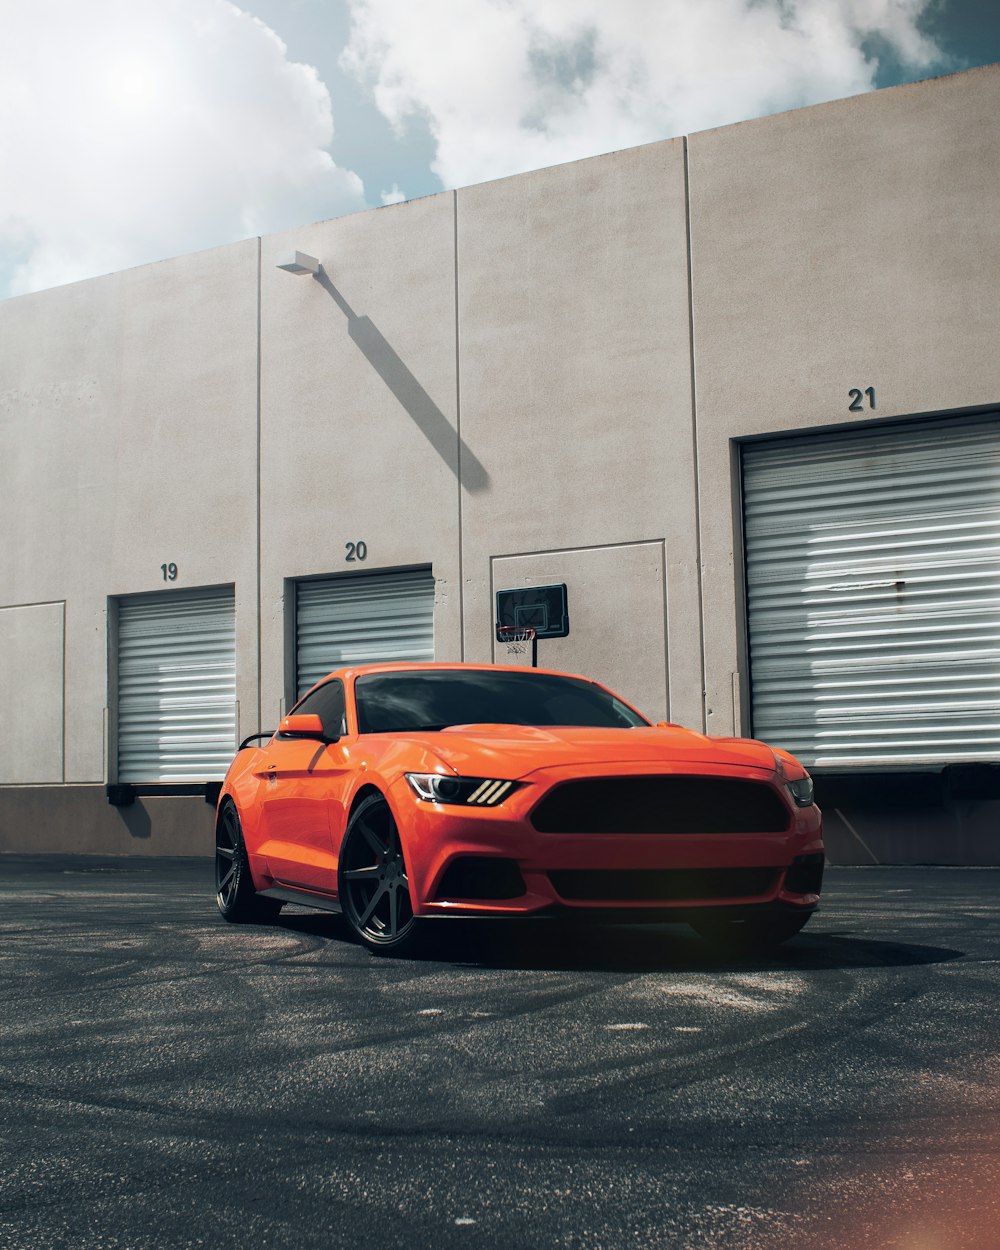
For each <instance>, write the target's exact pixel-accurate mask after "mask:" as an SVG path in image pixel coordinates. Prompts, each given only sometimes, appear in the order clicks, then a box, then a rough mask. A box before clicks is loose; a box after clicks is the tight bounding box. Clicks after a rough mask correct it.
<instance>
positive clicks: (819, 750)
mask: <svg viewBox="0 0 1000 1250" xmlns="http://www.w3.org/2000/svg"><path fill="white" fill-rule="evenodd" d="M743 498H744V535H745V546H746V581H747V609H748V625H749V636H750V677H751V697H752V708H753V713H752V714H753V732H754V734H755V735H756V736H757V737H760V738H764V739H766V740H768V741H771V742H773V743H775V745H779V746H784V747H787V748H788V749H789V750H791V751H793V752H795V753H796V754H797V755H799V756H800V757H801V758H802V759H803V761H805V762H807V763H813V764H820V765H856V764H874V763H881V764H921V763H944V762H947V761H952V760H988V759H996V758H997V754H998V751H1000V414H992V415H990V416H988V417H979V418H968V419H958V418H954V419H951V420H948V421H935V422H928V423H920V424H916V423H913V424H910V425H907V426H906V427H905V428H904V427H893V428H887V429H881V430H869V431H864V432H852V433H844V434H835V435H818V436H816V435H814V436H810V437H803V438H791V439H783V440H781V441H775V442H767V443H758V444H750V445H747V446H745V447H744V448H743Z"/></svg>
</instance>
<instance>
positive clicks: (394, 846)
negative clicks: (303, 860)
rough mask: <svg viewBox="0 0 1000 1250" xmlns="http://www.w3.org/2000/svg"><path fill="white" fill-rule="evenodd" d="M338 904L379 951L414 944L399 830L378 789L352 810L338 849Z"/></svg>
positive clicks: (416, 929)
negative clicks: (377, 792) (342, 841)
mask: <svg viewBox="0 0 1000 1250" xmlns="http://www.w3.org/2000/svg"><path fill="white" fill-rule="evenodd" d="M339 886H340V905H341V907H342V908H343V912H344V917H345V919H346V920H347V923H348V924H349V925H350V926H351V929H352V931H353V933H354V936H355V937H356V938H357V939H358V941H359V942H360V943H361V944H362V946H366V947H367V948H368V949H369V950H370V951H374V952H376V953H377V954H379V955H390V954H391V955H401V954H404V953H406V952H409V951H412V950H414V949H415V947H416V946H417V944H418V941H419V936H420V923H419V921H418V920H416V919H415V918H414V915H413V901H412V899H411V897H410V882H409V878H408V877H407V874H406V864H405V863H404V861H403V847H402V844H401V842H400V840H399V830H398V829H397V828H396V821H395V819H394V818H393V815H392V812H391V810H390V808H389V804H388V803H387V802H386V801H385V799H384V798H383V797H382V796H381V794H372V795H369V796H368V798H366V799H363V800H362V801H361V802H360V803H359V804H358V806H357V807H356V808H355V809H354V812H353V813H352V814H351V819H350V820H349V821H348V822H347V832H346V833H345V834H344V844H343V846H342V847H341V851H340V873H339Z"/></svg>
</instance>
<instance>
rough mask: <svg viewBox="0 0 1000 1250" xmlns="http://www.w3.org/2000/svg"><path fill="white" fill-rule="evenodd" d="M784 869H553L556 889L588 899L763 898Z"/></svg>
mask: <svg viewBox="0 0 1000 1250" xmlns="http://www.w3.org/2000/svg"><path fill="white" fill-rule="evenodd" d="M780 875H781V870H780V869H778V868H657V869H648V868H641V869H625V870H618V869H616V870H613V871H608V872H601V871H594V870H591V869H580V868H568V869H564V870H560V871H558V872H550V873H549V880H550V881H551V882H552V884H553V886H554V887H555V890H556V893H557V894H558V895H559V896H560V897H561V898H565V899H573V900H577V901H588V902H603V903H612V902H623V903H639V902H647V903H682V902H690V901H691V900H692V899H732V898H757V897H759V896H760V895H763V894H771V893H773V892H774V890H775V889H776V888H777V884H778V878H779V877H780Z"/></svg>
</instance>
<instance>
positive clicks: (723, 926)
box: [691, 911, 812, 954]
mask: <svg viewBox="0 0 1000 1250" xmlns="http://www.w3.org/2000/svg"><path fill="white" fill-rule="evenodd" d="M811 915H812V912H808V911H807V912H805V913H804V914H803V915H800V916H797V915H794V914H792V915H787V916H784V915H778V916H773V915H772V916H751V917H748V918H747V919H746V920H725V919H722V918H718V919H717V918H715V917H714V916H706V917H705V918H704V919H703V920H692V921H691V928H692V929H694V931H695V933H697V934H698V936H699V937H701V938H702V939H703V940H704V941H705V942H707V943H708V945H709V946H711V947H712V948H713V949H715V950H717V951H719V952H720V953H724V954H750V953H752V952H753V951H760V950H767V949H768V948H769V947H772V946H778V945H779V944H780V943H781V942H787V941H788V939H789V938H792V937H794V936H795V935H796V933H798V932H800V930H801V929H802V928H803V926H804V925H805V924H806V923H807V921H808V920H809V917H810V916H811Z"/></svg>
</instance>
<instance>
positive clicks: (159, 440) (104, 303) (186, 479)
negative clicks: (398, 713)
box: [0, 242, 257, 782]
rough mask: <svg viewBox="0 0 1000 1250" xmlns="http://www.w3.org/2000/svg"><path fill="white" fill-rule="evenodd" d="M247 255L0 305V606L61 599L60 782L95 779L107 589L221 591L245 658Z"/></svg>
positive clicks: (147, 270) (174, 265) (170, 264)
mask: <svg viewBox="0 0 1000 1250" xmlns="http://www.w3.org/2000/svg"><path fill="white" fill-rule="evenodd" d="M256 261H257V245H256V243H255V242H249V243H241V244H237V245H235V246H233V247H226V248H219V249H216V250H215V251H211V252H204V253H200V254H199V255H196V256H185V257H180V258H179V259H177V260H171V261H167V262H164V263H163V264H159V265H149V266H144V267H143V268H140V269H132V270H128V271H127V272H125V273H120V274H112V275H110V276H108V277H106V278H96V279H93V280H92V281H88V282H81V283H77V284H75V285H73V286H68V287H61V288H57V289H56V290H53V291H45V292H40V293H38V294H36V295H27V296H24V297H22V298H20V299H14V300H9V301H6V302H4V303H0V344H2V350H0V439H2V444H3V447H4V457H3V464H2V470H0V472H2V489H0V518H2V533H3V535H4V553H3V558H2V559H0V607H8V606H15V605H20V604H30V603H46V602H53V601H65V605H66V606H65V611H66V624H65V630H66V633H65V680H66V704H65V743H66V758H65V780H66V781H67V782H88V781H89V782H95V781H96V782H100V781H102V780H103V779H104V777H105V758H104V755H105V744H104V709H105V706H106V704H107V701H108V666H107V650H108V641H107V602H108V597H109V596H117V595H127V594H135V593H138V592H143V591H151V590H157V589H160V588H163V586H164V582H163V575H162V573H161V571H160V565H161V564H163V563H164V562H170V561H174V562H176V563H177V565H178V567H179V570H180V572H179V577H178V579H177V581H176V582H174V583H172V586H174V587H194V586H202V585H216V584H219V583H223V582H235V583H236V586H237V632H238V640H239V652H240V657H241V660H242V659H243V658H244V657H249V656H250V655H253V654H255V651H256V550H255V543H254V542H253V541H248V540H247V537H248V535H249V536H252V535H253V534H254V529H255V510H256V504H255V494H256V492H255V484H254V483H255V479H254V474H255V463H256V447H255V436H254V413H255V407H256V337H257V336H256V317H257V280H256ZM61 660H62V657H61V655H60V662H61ZM14 663H15V664H16V666H17V667H18V668H19V669H20V670H21V673H22V678H23V680H24V681H26V682H30V683H32V684H34V683H35V682H38V681H39V680H40V678H39V676H38V675H37V674H36V673H35V672H34V671H33V670H32V668H31V665H30V657H29V655H28V654H27V653H23V654H20V655H19V658H17V659H16V660H15V661H14ZM253 668H254V670H255V668H256V666H255V665H254V666H253ZM250 676H252V677H253V679H254V684H253V685H250V686H248V684H247V680H246V679H247V678H248V677H250ZM240 677H241V680H240V691H239V693H240V697H241V701H242V700H243V699H247V698H249V697H252V700H253V702H254V703H256V688H255V679H256V672H255V671H254V672H253V673H250V672H248V671H247V670H246V667H245V666H244V667H243V668H241V674H240ZM41 680H42V681H43V683H44V682H46V681H48V680H49V677H44V678H41ZM51 732H52V731H51V729H49V728H46V730H45V734H46V735H48V734H51ZM61 732H62V731H61V730H60V736H61ZM13 780H16V778H15V777H13V776H11V775H10V772H9V770H8V766H7V764H6V763H5V762H0V781H8V782H9V781H13Z"/></svg>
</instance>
